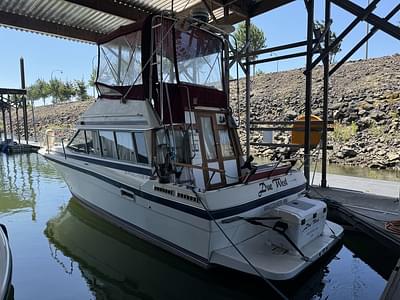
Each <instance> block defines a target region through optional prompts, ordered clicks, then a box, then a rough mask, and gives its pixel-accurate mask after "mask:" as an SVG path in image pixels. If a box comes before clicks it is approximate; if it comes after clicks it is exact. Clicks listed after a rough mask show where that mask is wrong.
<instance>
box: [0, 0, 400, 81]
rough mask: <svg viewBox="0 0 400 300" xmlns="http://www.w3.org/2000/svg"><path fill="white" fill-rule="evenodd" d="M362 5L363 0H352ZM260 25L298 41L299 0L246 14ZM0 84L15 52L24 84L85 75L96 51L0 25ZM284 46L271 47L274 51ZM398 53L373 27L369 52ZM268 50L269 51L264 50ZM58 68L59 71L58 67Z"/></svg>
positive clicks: (282, 66) (301, 33) (271, 35)
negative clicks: (261, 12) (258, 13)
mask: <svg viewBox="0 0 400 300" xmlns="http://www.w3.org/2000/svg"><path fill="white" fill-rule="evenodd" d="M353 1H354V2H356V3H358V4H360V5H362V6H366V4H367V2H368V0H353ZM398 1H399V0H381V2H382V3H381V4H380V5H379V6H378V8H377V10H376V13H377V14H378V15H379V16H382V17H384V16H385V15H386V14H387V13H388V12H389V11H390V10H391V9H392V8H393V7H394V6H395V5H396V4H397V3H398ZM315 3H316V17H315V19H316V20H323V18H324V3H325V1H323V0H315ZM332 7H333V10H332V18H333V20H334V23H333V25H332V26H333V30H334V31H335V32H336V33H340V32H341V31H342V30H343V29H344V28H345V27H346V26H347V24H349V23H350V22H351V21H352V20H353V19H354V17H353V16H352V15H351V14H349V13H347V12H345V11H343V10H342V9H340V8H338V7H336V6H335V5H332ZM391 21H392V23H393V24H396V25H398V24H399V23H400V14H399V13H398V14H397V15H396V16H394V17H393V18H392V20H391ZM252 22H254V23H255V24H256V25H257V26H258V27H260V28H262V29H263V31H264V32H265V34H266V37H267V44H268V46H269V47H271V46H277V45H281V44H284V43H291V42H296V41H301V40H304V39H305V38H306V13H305V9H304V1H303V0H297V1H295V2H294V3H291V4H288V5H286V6H284V7H283V8H281V9H278V10H275V11H271V12H268V13H266V14H264V15H262V16H258V17H256V18H254V20H252ZM365 31H366V25H365V23H361V24H359V25H358V26H357V27H356V28H355V30H353V32H352V33H351V34H349V35H348V36H347V38H346V39H345V40H344V42H343V44H342V49H343V51H342V52H341V53H340V54H339V55H338V58H340V56H341V55H344V54H345V53H346V52H347V51H348V50H349V49H351V47H352V45H354V44H355V43H356V42H357V41H358V40H360V39H361V38H362V36H363V35H364V34H365ZM0 40H1V41H2V43H1V47H0V86H1V87H19V86H20V77H19V76H20V75H19V58H20V57H21V56H22V57H24V59H25V72H26V82H27V85H30V84H32V83H33V82H34V81H35V80H36V79H37V78H43V79H46V80H48V79H50V77H51V73H52V72H53V76H54V77H57V78H61V79H63V80H66V79H68V80H73V79H82V78H84V79H85V80H87V79H88V78H89V74H90V72H91V68H92V67H91V66H92V60H93V58H94V57H95V56H96V54H97V50H96V47H95V46H94V45H90V44H84V43H79V42H73V41H68V40H64V39H59V38H54V37H48V36H44V35H40V34H34V33H27V32H22V31H17V30H13V29H6V28H3V27H0ZM283 53H285V52H280V53H276V55H278V54H279V55H280V54H283ZM394 53H400V41H398V40H395V39H394V38H392V37H391V36H388V35H386V34H385V33H383V32H378V33H376V34H375V36H374V37H373V38H372V39H371V40H370V42H369V56H370V57H380V56H385V55H392V54H394ZM268 55H270V54H268ZM364 56H365V49H364V48H361V49H360V50H359V51H358V52H357V53H356V54H355V55H354V56H353V58H352V59H360V58H363V57H364ZM304 62H305V60H304V58H298V59H291V60H286V61H281V62H279V65H278V67H279V70H287V69H293V68H299V67H303V66H304ZM258 68H259V69H261V70H263V71H265V72H269V71H275V70H276V68H277V63H276V62H271V63H267V64H263V65H260V66H258ZM55 70H62V71H63V73H62V74H61V73H60V72H59V71H55Z"/></svg>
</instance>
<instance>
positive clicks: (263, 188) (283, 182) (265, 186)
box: [258, 177, 288, 197]
mask: <svg viewBox="0 0 400 300" xmlns="http://www.w3.org/2000/svg"><path fill="white" fill-rule="evenodd" d="M287 185H288V182H287V179H286V177H285V178H283V179H282V178H275V179H273V180H272V182H269V183H265V182H261V183H260V184H259V187H260V190H259V191H258V197H261V196H262V195H263V194H264V193H266V192H268V191H272V190H273V189H274V188H276V189H278V188H281V187H284V186H287Z"/></svg>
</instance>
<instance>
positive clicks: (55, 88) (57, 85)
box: [49, 78, 63, 104]
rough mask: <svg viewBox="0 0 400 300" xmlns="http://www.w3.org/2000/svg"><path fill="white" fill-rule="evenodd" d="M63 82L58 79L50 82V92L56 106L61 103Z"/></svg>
mask: <svg viewBox="0 0 400 300" xmlns="http://www.w3.org/2000/svg"><path fill="white" fill-rule="evenodd" d="M62 84H63V83H62V81H61V80H59V79H57V78H52V79H50V81H49V91H50V93H49V94H50V95H51V98H52V101H53V104H56V103H58V102H60V101H61V94H60V91H61V85H62Z"/></svg>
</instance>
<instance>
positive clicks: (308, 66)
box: [304, 0, 314, 188]
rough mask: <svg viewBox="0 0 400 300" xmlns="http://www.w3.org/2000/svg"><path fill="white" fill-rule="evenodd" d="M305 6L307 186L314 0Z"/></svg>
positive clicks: (308, 176)
mask: <svg viewBox="0 0 400 300" xmlns="http://www.w3.org/2000/svg"><path fill="white" fill-rule="evenodd" d="M305 3H306V8H307V60H306V70H308V72H307V73H306V99H305V109H304V111H305V120H304V122H305V124H304V125H305V126H304V131H305V132H304V176H305V177H306V184H307V188H308V187H309V184H310V137H311V100H312V99H311V98H312V67H311V64H312V59H313V28H314V0H305Z"/></svg>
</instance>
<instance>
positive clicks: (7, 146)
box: [0, 142, 40, 154]
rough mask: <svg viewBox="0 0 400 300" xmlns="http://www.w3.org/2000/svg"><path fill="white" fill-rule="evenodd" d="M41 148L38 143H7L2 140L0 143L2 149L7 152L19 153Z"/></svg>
mask: <svg viewBox="0 0 400 300" xmlns="http://www.w3.org/2000/svg"><path fill="white" fill-rule="evenodd" d="M39 149H40V146H39V145H38V144H36V143H28V144H23V143H16V142H9V143H5V142H2V143H1V144H0V150H1V152H3V153H6V154H17V153H32V152H37V151H38V150H39Z"/></svg>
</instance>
